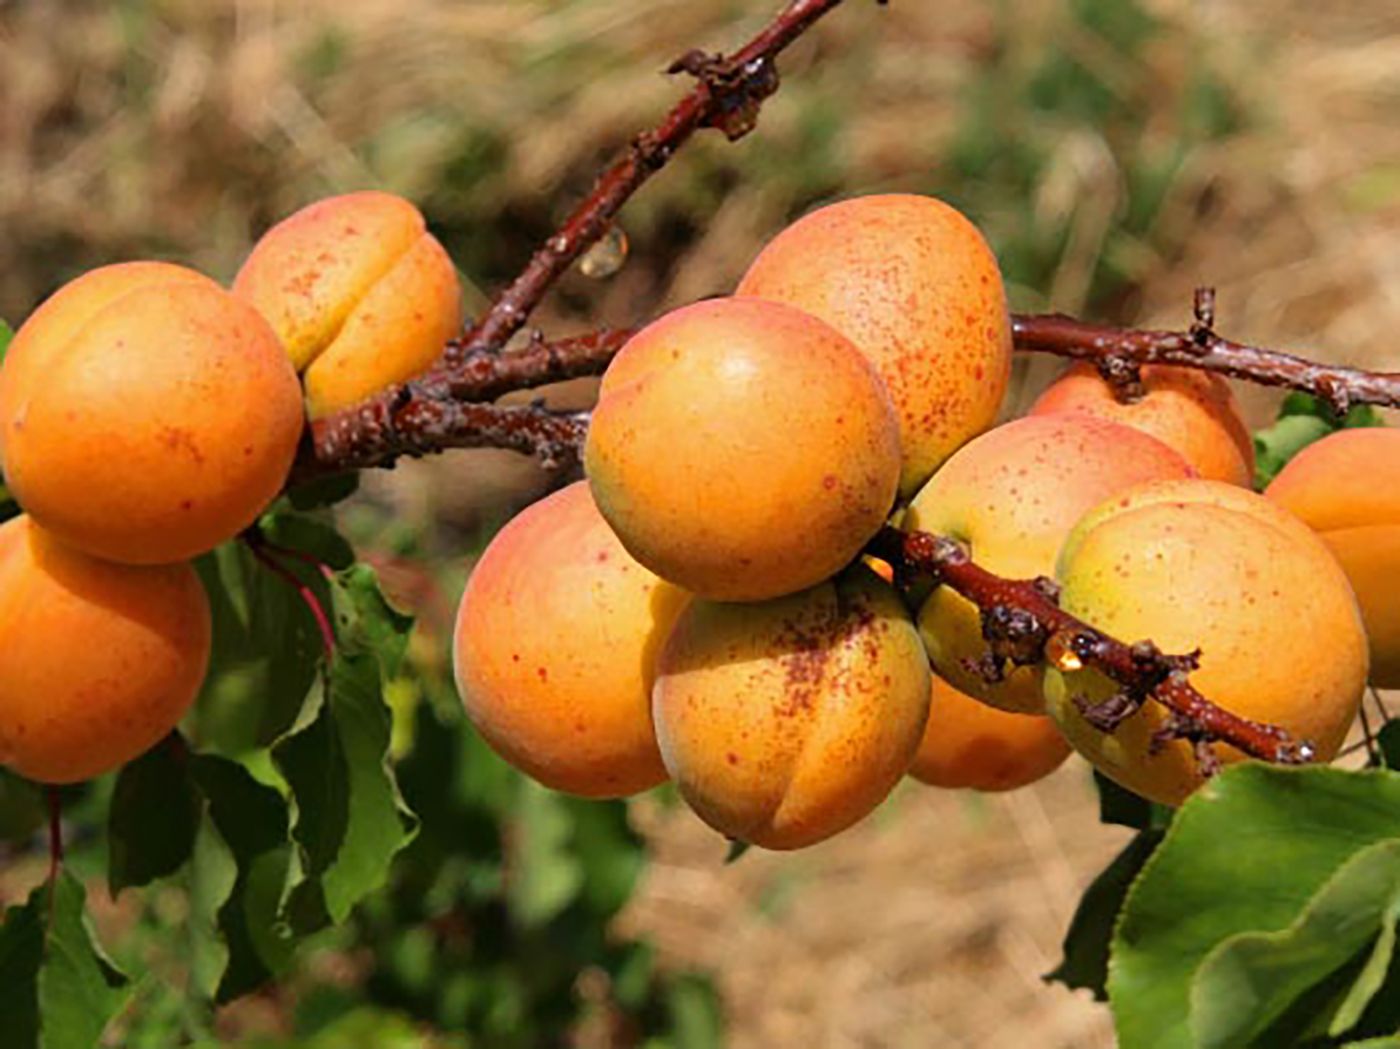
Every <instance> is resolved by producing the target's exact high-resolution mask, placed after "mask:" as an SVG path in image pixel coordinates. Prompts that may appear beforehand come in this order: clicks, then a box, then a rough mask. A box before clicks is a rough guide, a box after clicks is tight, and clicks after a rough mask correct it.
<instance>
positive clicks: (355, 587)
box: [334, 565, 413, 678]
mask: <svg viewBox="0 0 1400 1049" xmlns="http://www.w3.org/2000/svg"><path fill="white" fill-rule="evenodd" d="M334 598H335V615H336V632H337V634H338V635H339V637H340V642H339V643H340V645H341V647H342V648H346V649H348V650H350V651H363V652H372V653H373V654H374V655H375V656H376V657H377V658H378V660H379V663H380V665H381V666H382V667H383V670H384V676H385V677H386V678H391V677H394V676H395V675H397V674H398V672H399V670H400V669H401V667H402V666H403V659H404V656H405V655H406V654H407V653H408V638H409V635H410V634H411V633H412V632H413V617H412V616H410V615H405V614H404V613H403V612H400V611H399V610H398V609H396V608H394V607H393V606H392V605H390V604H389V602H388V601H387V600H385V598H384V592H383V591H382V590H380V589H379V580H378V578H377V577H376V576H375V574H374V569H372V568H370V567H369V566H368V565H354V566H352V567H351V568H349V569H348V570H346V571H344V572H341V573H340V574H339V575H338V576H337V577H336V586H335V588H334Z"/></svg>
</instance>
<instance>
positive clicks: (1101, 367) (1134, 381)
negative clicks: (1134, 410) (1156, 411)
mask: <svg viewBox="0 0 1400 1049" xmlns="http://www.w3.org/2000/svg"><path fill="white" fill-rule="evenodd" d="M1094 367H1095V368H1096V369H1098V373H1099V377H1100V378H1102V379H1103V381H1104V382H1106V383H1108V385H1109V387H1110V388H1111V389H1112V390H1113V396H1114V397H1115V398H1116V399H1117V400H1118V403H1120V404H1133V403H1134V402H1136V401H1140V400H1142V399H1143V398H1144V397H1146V396H1147V387H1146V386H1145V385H1143V382H1142V368H1141V367H1140V366H1139V365H1138V363H1137V361H1135V360H1133V359H1132V358H1131V357H1128V356H1125V355H1123V354H1119V353H1108V354H1104V355H1103V356H1102V357H1097V358H1095V360H1094Z"/></svg>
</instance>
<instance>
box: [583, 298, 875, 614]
mask: <svg viewBox="0 0 1400 1049" xmlns="http://www.w3.org/2000/svg"><path fill="white" fill-rule="evenodd" d="M584 458H585V465H586V469H587V473H588V479H589V483H590V485H591V486H592V489H593V494H594V497H595V498H596V499H597V501H598V507H599V509H600V510H601V511H602V513H603V516H604V517H605V518H607V520H608V522H609V524H611V525H612V527H613V528H614V530H615V531H616V532H617V534H618V536H619V537H620V538H621V540H622V543H623V545H624V546H626V547H627V549H628V550H629V551H630V552H631V553H632V556H634V557H635V558H636V559H637V560H638V561H640V562H641V563H642V564H644V565H646V566H647V567H648V568H650V569H651V570H652V571H654V572H656V573H657V574H658V575H660V576H661V577H663V578H665V579H669V580H670V581H671V582H673V583H676V584H677V585H678V586H682V587H684V588H685V589H687V590H690V591H693V592H695V593H698V594H700V595H702V596H705V597H709V598H714V599H719V600H731V601H738V600H742V601H752V600H762V599H765V598H770V597H776V596H779V595H781V594H789V593H794V592H796V591H798V590H801V589H803V588H805V587H809V586H812V585H814V584H816V583H818V582H820V581H821V580H823V579H826V578H827V577H829V576H831V575H832V574H833V573H835V572H837V571H839V570H840V569H841V568H842V567H843V566H844V565H846V564H847V563H849V562H850V561H851V559H852V558H854V557H855V555H856V554H857V553H858V552H859V551H860V548H861V546H862V545H863V544H864V543H865V542H866V541H867V540H868V539H869V538H870V537H871V536H872V535H873V534H874V533H875V532H876V531H877V530H878V529H879V527H880V526H881V524H882V523H883V522H884V519H885V516H886V515H887V514H888V513H889V511H890V508H891V507H892V505H893V502H894V496H895V487H896V484H897V482H898V477H899V436H898V431H897V426H896V423H895V418H894V413H893V410H892V409H891V407H890V402H889V398H888V396H887V395H886V393H885V391H884V388H883V386H882V385H881V383H880V379H879V377H878V376H877V375H876V374H875V371H874V369H873V368H872V367H871V366H870V364H869V362H867V361H866V360H865V359H864V358H863V357H862V356H861V355H860V353H859V352H858V351H857V350H856V349H855V347H853V346H852V345H851V344H850V343H849V342H848V341H847V340H846V339H845V338H843V337H842V336H841V335H840V334H838V333H837V332H836V331H834V330H833V329H831V328H829V327H828V326H827V325H825V324H823V323H822V322H821V321H819V320H816V319H815V318H813V317H809V316H807V315H806V314H804V313H801V312H799V311H798V310H795V309H792V308H791V307H789V306H783V305H780V304H777V303H770V302H762V301H760V300H757V299H716V300H710V301H706V302H700V303H696V304H695V305H693V306H687V307H685V308H683V309H679V310H676V311H675V312H673V313H670V314H667V315H666V316H665V317H662V318H661V319H660V320H658V321H656V322H655V323H653V324H652V325H650V326H649V327H647V328H646V329H644V330H643V331H641V332H640V333H638V334H637V335H636V336H635V337H634V338H633V339H632V340H631V341H630V342H628V344H627V345H626V346H625V347H623V349H622V351H621V352H620V353H619V354H618V355H617V357H616V358H615V359H614V360H613V362H612V364H611V366H610V367H609V368H608V371H607V373H606V374H605V375H604V377H603V384H602V387H601V390H600V394H599V400H598V406H597V408H596V409H595V410H594V412H593V419H592V422H591V424H590V426H589V431H588V442H587V446H586V448H585V454H584Z"/></svg>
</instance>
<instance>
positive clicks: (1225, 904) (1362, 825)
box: [1108, 762, 1400, 1049]
mask: <svg viewBox="0 0 1400 1049" xmlns="http://www.w3.org/2000/svg"><path fill="white" fill-rule="evenodd" d="M1396 839H1400V774H1396V773H1392V772H1386V771H1380V770H1367V771H1362V772H1346V771H1343V770H1340V769H1331V768H1306V769H1285V768H1278V767H1274V766H1269V765H1263V764H1259V763H1256V762H1245V763H1242V764H1240V765H1236V766H1232V767H1230V768H1228V769H1226V770H1225V771H1224V772H1222V773H1221V774H1220V775H1218V776H1216V777H1215V778H1214V779H1212V780H1211V781H1210V782H1209V783H1207V784H1206V785H1205V786H1204V787H1202V788H1201V789H1200V790H1198V791H1197V792H1196V793H1195V794H1194V795H1193V796H1192V797H1191V798H1190V799H1188V800H1187V802H1186V803H1185V804H1184V805H1183V806H1182V808H1181V810H1180V811H1179V812H1178V813H1177V816H1176V819H1175V821H1174V822H1173V824H1172V827H1171V829H1170V830H1169V831H1168V832H1167V836H1166V839H1165V840H1164V841H1163V843H1162V845H1161V846H1160V847H1159V848H1158V849H1157V851H1156V853H1155V854H1154V855H1153V856H1152V858H1151V859H1150V860H1149V861H1148V862H1147V865H1146V866H1145V867H1144V869H1143V872H1142V874H1141V875H1140V876H1139V877H1138V879H1137V881H1136V883H1135V884H1134V885H1133V887H1132V889H1131V890H1130V891H1129V893H1128V899H1127V902H1126V904H1125V906H1124V909H1123V914H1122V917H1121V919H1120V920H1119V923H1118V927H1117V930H1116V932H1115V934H1114V938H1113V944H1112V949H1111V962H1110V966H1109V980H1108V993H1109V1000H1110V1001H1111V1002H1112V1005H1113V1010H1114V1017H1115V1021H1116V1023H1117V1029H1118V1037H1119V1042H1120V1045H1121V1046H1122V1047H1123V1049H1177V1047H1181V1049H1186V1047H1190V1046H1192V1045H1193V1038H1192V1033H1191V1022H1192V1018H1191V1010H1190V1006H1191V985H1192V980H1193V979H1194V978H1195V975H1196V973H1197V971H1198V970H1199V969H1200V967H1201V965H1202V963H1203V962H1205V960H1206V958H1207V957H1208V956H1209V955H1210V953H1211V952H1212V951H1213V950H1215V949H1216V947H1217V946H1219V945H1220V944H1221V943H1223V942H1224V941H1226V940H1227V939H1229V938H1231V937H1233V936H1237V935H1239V934H1241V933H1248V932H1277V931H1280V930H1284V929H1286V928H1288V926H1290V925H1291V924H1292V923H1294V922H1295V921H1297V920H1298V919H1299V917H1300V916H1301V915H1302V914H1303V913H1304V911H1305V909H1306V908H1307V907H1308V906H1309V904H1310V902H1311V901H1313V899H1314V898H1315V897H1316V896H1317V895H1318V893H1319V892H1321V891H1322V890H1323V889H1324V888H1325V887H1326V886H1327V884H1328V883H1329V881H1330V880H1331V879H1332V877H1333V876H1334V875H1335V874H1336V873H1337V872H1338V870H1339V869H1341V868H1342V866H1343V865H1344V864H1345V863H1347V862H1348V861H1349V860H1350V859H1351V858H1352V857H1353V856H1355V855H1356V854H1357V853H1358V852H1360V851H1361V850H1363V849H1366V848H1367V847H1369V846H1371V845H1375V844H1378V843H1382V842H1389V841H1392V840H1396ZM1372 931H1373V932H1374V931H1375V929H1374V926H1373V928H1372ZM1267 990H1268V988H1260V989H1259V992H1258V993H1262V992H1264V991H1267Z"/></svg>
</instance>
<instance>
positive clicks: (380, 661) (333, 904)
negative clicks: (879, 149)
mask: <svg viewBox="0 0 1400 1049" xmlns="http://www.w3.org/2000/svg"><path fill="white" fill-rule="evenodd" d="M331 595H332V599H333V603H334V619H335V623H336V628H337V629H336V634H337V648H336V653H335V657H334V659H333V660H332V662H331V666H330V669H329V672H328V673H327V675H326V682H325V685H324V687H323V688H322V689H321V690H320V695H319V697H315V696H313V699H312V701H311V702H310V703H309V704H308V706H307V709H306V710H305V711H304V712H303V717H302V719H301V720H300V721H299V722H298V724H297V726H296V728H295V730H294V731H293V732H292V733H291V734H290V735H288V736H287V737H286V738H284V739H283V740H281V741H280V742H278V743H277V744H276V745H275V746H274V747H273V751H272V754H273V761H274V762H275V764H276V766H277V768H278V770H279V771H280V772H281V774H282V776H283V777H284V778H285V779H286V781H287V784H288V785H289V787H290V788H291V793H292V798H293V813H294V815H293V822H292V838H293V840H294V841H295V842H296V844H297V847H298V854H297V856H298V863H299V867H300V870H299V871H298V877H297V880H296V884H295V885H294V886H293V888H292V891H291V893H290V895H289V898H288V906H289V917H290V919H291V921H292V923H293V925H294V926H295V927H296V928H297V929H298V930H299V931H303V932H309V931H311V930H312V929H314V928H318V927H320V926H321V925H323V924H325V923H327V922H331V923H337V924H338V923H340V922H343V921H344V920H345V919H346V917H348V916H349V913H350V911H351V909H352V908H353V907H354V906H355V904H356V903H358V902H359V901H360V900H361V899H363V898H364V896H365V895H366V894H368V893H369V892H371V891H373V890H374V889H376V888H378V887H379V886H380V885H382V884H383V883H384V881H385V879H386V878H387V876H388V873H389V866H390V864H391V863H392V862H393V859H394V856H395V855H397V853H398V852H399V850H400V849H402V848H403V847H404V846H405V845H407V844H408V843H409V842H410V841H411V840H412V839H413V836H414V834H415V832H416V829H417V823H416V820H415V819H414V816H413V814H412V813H411V812H410V811H409V810H408V808H407V806H406V805H405V804H404V802H403V798H402V796H401V794H400V793H399V788H398V783H397V782H396V780H395V777H394V771H393V768H392V766H391V764H390V760H389V740H390V729H391V719H390V714H389V708H388V707H387V706H386V705H385V702H384V695H383V685H384V680H385V677H386V676H387V668H390V667H393V668H397V666H398V664H399V662H400V661H401V660H402V658H403V654H404V652H405V650H406V648H407V644H408V632H409V629H410V628H411V626H412V619H411V618H409V617H407V616H404V615H402V614H400V613H398V612H396V611H395V610H394V609H392V608H390V606H389V605H388V603H387V602H386V601H385V600H384V597H383V595H382V594H381V593H380V592H379V587H378V584H377V583H376V582H375V578H374V573H373V572H372V571H371V570H370V569H368V568H367V567H365V566H363V565H356V566H354V567H352V568H350V569H348V570H347V571H345V572H341V573H339V574H338V575H337V576H336V577H335V580H334V582H333V583H332V585H331Z"/></svg>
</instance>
